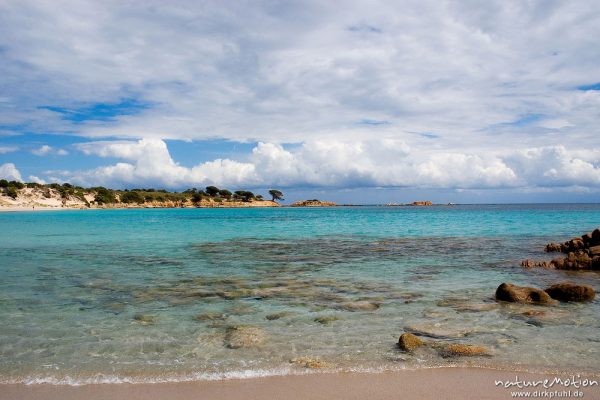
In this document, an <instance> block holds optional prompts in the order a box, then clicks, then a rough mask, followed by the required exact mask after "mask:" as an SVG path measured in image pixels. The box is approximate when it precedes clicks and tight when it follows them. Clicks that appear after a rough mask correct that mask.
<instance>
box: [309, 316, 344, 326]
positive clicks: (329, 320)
mask: <svg viewBox="0 0 600 400" xmlns="http://www.w3.org/2000/svg"><path fill="white" fill-rule="evenodd" d="M338 319H339V318H338V317H336V316H335V315H322V316H320V317H317V318H315V319H314V321H315V322H318V323H320V324H322V325H329V324H330V323H332V322H333V321H337V320H338Z"/></svg>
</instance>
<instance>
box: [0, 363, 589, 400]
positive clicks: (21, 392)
mask: <svg viewBox="0 0 600 400" xmlns="http://www.w3.org/2000/svg"><path fill="white" fill-rule="evenodd" d="M517 376H518V378H519V380H520V381H532V382H535V381H540V380H543V379H549V380H553V379H554V378H555V377H561V378H563V379H567V378H570V377H571V375H568V374H560V375H553V374H532V373H522V372H509V371H496V370H490V369H479V368H438V369H421V370H415V371H401V372H383V373H372V374H367V373H332V374H325V373H323V374H311V375H297V376H274V377H265V378H251V379H231V380H222V381H200V382H185V383H158V384H102V385H84V386H53V385H44V384H41V385H22V384H16V385H0V399H2V400H16V399H40V400H43V399H48V400H70V399H85V400H96V399H98V400H99V399H112V400H117V399H128V400H136V399H140V400H141V399H145V400H153V399H173V400H185V399H227V400H253V399H257V400H258V399H287V400H296V399H298V400H299V399H311V400H319V399H323V400H326V399H327V400H334V399H370V400H377V399H381V400H383V399H436V400H437V399H481V400H485V399H490V400H492V399H493V400H501V399H510V398H512V396H511V392H515V391H522V390H523V389H518V388H516V387H512V388H505V387H501V386H497V385H496V384H495V381H496V380H502V381H511V382H514V381H515V380H516V377H517ZM585 377H587V378H589V379H591V380H596V381H600V378H599V377H598V375H595V376H590V375H586V376H585ZM575 378H577V376H576V377H575ZM577 379H578V380H579V379H581V380H583V379H584V375H582V376H581V377H580V378H577ZM526 391H529V392H535V391H538V392H541V391H545V392H548V393H550V392H552V393H554V395H553V396H548V395H538V396H535V397H541V398H549V397H554V398H557V397H558V398H561V397H562V398H579V397H581V396H579V395H575V394H574V392H575V391H577V392H582V393H583V398H587V399H597V398H600V388H599V387H598V385H594V386H591V387H583V385H581V387H580V388H576V387H574V386H572V385H571V386H568V387H565V386H562V385H558V384H556V385H554V386H552V387H550V388H548V389H544V388H543V386H541V385H540V386H538V387H536V388H529V389H526ZM567 391H570V393H566V392H567ZM561 393H562V395H561ZM567 394H568V396H567ZM532 397H533V396H532Z"/></svg>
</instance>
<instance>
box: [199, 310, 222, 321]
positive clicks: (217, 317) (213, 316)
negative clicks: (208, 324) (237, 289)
mask: <svg viewBox="0 0 600 400" xmlns="http://www.w3.org/2000/svg"><path fill="white" fill-rule="evenodd" d="M194 319H195V320H196V321H223V320H226V319H227V314H223V313H217V312H207V313H202V314H198V315H196V316H195V317H194Z"/></svg>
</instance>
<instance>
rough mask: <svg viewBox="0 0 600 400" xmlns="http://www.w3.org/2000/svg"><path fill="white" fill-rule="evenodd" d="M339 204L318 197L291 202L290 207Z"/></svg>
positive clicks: (332, 205)
mask: <svg viewBox="0 0 600 400" xmlns="http://www.w3.org/2000/svg"><path fill="white" fill-rule="evenodd" d="M335 206H337V204H335V203H333V202H331V201H321V200H317V199H312V200H302V201H297V202H295V203H292V204H290V207H335Z"/></svg>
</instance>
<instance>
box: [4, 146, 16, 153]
mask: <svg viewBox="0 0 600 400" xmlns="http://www.w3.org/2000/svg"><path fill="white" fill-rule="evenodd" d="M17 150H19V148H18V147H17V146H0V154H6V153H12V152H13V151H17Z"/></svg>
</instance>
